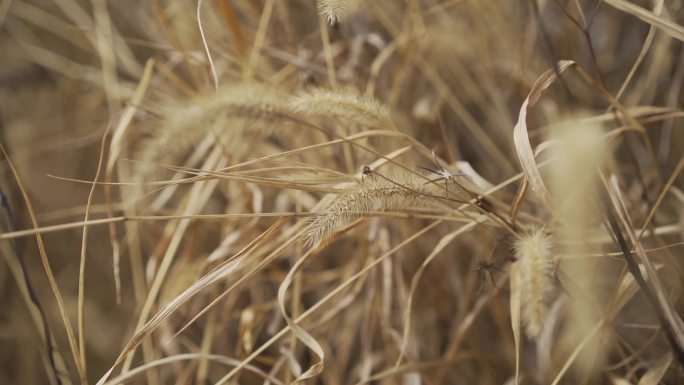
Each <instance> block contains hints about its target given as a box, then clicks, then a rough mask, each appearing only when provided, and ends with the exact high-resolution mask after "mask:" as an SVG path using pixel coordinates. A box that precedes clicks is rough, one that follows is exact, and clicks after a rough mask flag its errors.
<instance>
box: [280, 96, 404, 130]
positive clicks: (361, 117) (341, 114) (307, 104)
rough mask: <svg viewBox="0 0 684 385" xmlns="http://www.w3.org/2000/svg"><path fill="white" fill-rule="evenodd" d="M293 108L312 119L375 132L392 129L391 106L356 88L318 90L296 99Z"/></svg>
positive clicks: (292, 104)
mask: <svg viewBox="0 0 684 385" xmlns="http://www.w3.org/2000/svg"><path fill="white" fill-rule="evenodd" d="M289 105H290V108H292V109H293V110H294V111H295V112H297V113H300V114H303V115H308V116H318V117H330V118H335V119H338V120H341V121H344V122H347V123H355V124H360V125H362V126H366V127H374V128H389V127H391V125H392V123H391V120H390V114H389V109H388V108H387V106H385V105H383V104H382V103H380V102H379V101H377V100H376V99H373V98H370V97H368V96H364V95H361V94H360V93H359V91H358V90H356V89H353V88H344V89H340V90H330V89H325V88H315V89H312V90H310V91H308V92H306V93H303V94H301V95H299V96H297V97H295V98H294V99H292V101H291V102H290V104H289Z"/></svg>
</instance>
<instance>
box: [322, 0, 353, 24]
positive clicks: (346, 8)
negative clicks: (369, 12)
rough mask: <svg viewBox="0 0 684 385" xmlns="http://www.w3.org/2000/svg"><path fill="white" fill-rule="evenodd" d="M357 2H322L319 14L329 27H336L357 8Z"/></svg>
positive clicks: (339, 0)
mask: <svg viewBox="0 0 684 385" xmlns="http://www.w3.org/2000/svg"><path fill="white" fill-rule="evenodd" d="M356 3H357V0H320V1H319V2H318V13H319V14H320V15H321V18H322V19H323V20H324V21H325V22H326V23H328V24H329V25H336V24H338V23H340V22H342V20H343V19H344V18H345V17H346V16H347V14H348V13H349V12H350V11H351V10H352V9H353V8H354V7H355V6H356Z"/></svg>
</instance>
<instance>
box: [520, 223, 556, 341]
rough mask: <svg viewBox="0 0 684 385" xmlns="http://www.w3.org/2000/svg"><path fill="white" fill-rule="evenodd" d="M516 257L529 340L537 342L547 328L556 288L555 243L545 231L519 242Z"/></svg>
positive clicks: (524, 237)
mask: <svg viewBox="0 0 684 385" xmlns="http://www.w3.org/2000/svg"><path fill="white" fill-rule="evenodd" d="M515 256H516V258H517V262H516V263H519V264H520V269H519V270H518V271H519V273H520V277H519V278H520V298H521V303H522V320H523V323H524V324H525V332H526V333H527V335H528V337H530V338H533V339H537V338H539V336H540V335H541V332H542V330H543V328H544V319H545V318H546V312H547V309H548V304H547V301H548V296H549V293H550V292H551V291H552V288H553V281H552V277H551V273H552V269H553V264H552V260H551V241H550V239H549V237H548V235H547V234H545V233H544V230H543V229H542V228H537V229H535V230H533V231H532V232H530V233H528V234H524V235H522V236H519V237H518V238H517V239H516V240H515Z"/></svg>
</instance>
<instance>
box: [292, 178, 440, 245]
mask: <svg viewBox="0 0 684 385" xmlns="http://www.w3.org/2000/svg"><path fill="white" fill-rule="evenodd" d="M438 194H444V190H443V189H440V188H439V187H438V186H437V185H436V184H434V183H426V180H425V179H423V178H420V177H418V176H417V175H415V174H410V173H409V172H407V171H405V170H394V171H392V172H391V173H389V174H388V176H370V177H366V178H365V180H364V181H363V182H362V183H361V184H360V185H355V186H354V187H353V188H350V189H348V190H344V191H343V192H342V193H340V194H339V195H338V196H337V198H336V199H335V200H334V201H333V202H332V204H330V206H328V207H327V208H326V209H325V210H324V211H323V212H321V213H319V214H317V215H316V216H315V217H314V219H313V220H312V221H311V222H310V223H309V225H308V230H307V231H306V235H305V238H306V241H307V243H308V244H310V245H314V244H317V243H318V242H320V241H324V240H325V239H326V238H328V237H329V236H330V235H332V234H333V233H334V232H335V231H336V230H339V229H340V228H342V227H343V226H344V225H346V224H349V223H351V222H352V221H353V220H355V219H358V218H361V217H364V216H369V215H372V213H374V212H382V211H396V210H400V211H411V210H415V209H419V208H425V207H429V206H431V205H437V204H438V203H439V201H440V196H439V195H438Z"/></svg>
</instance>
